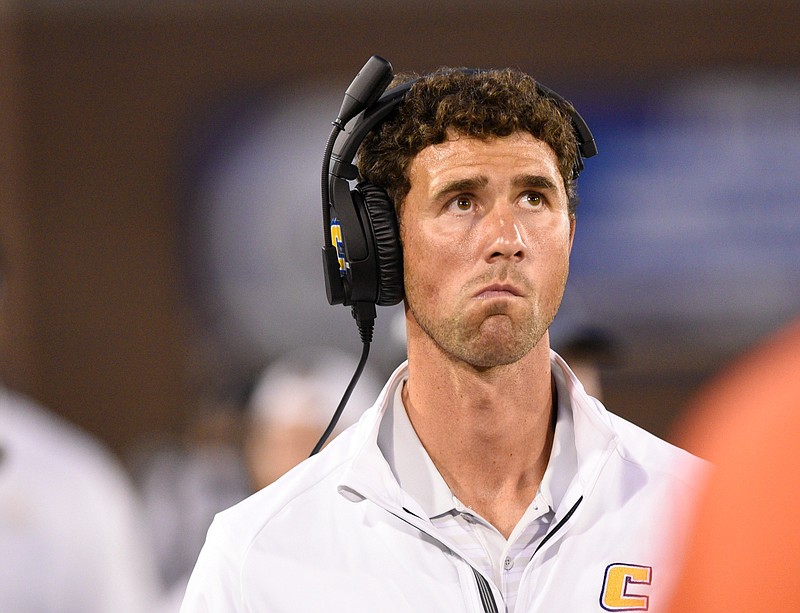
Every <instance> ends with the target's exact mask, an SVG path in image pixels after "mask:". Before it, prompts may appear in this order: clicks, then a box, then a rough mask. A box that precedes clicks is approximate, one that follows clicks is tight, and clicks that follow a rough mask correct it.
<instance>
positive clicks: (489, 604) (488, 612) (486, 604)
mask: <svg viewBox="0 0 800 613" xmlns="http://www.w3.org/2000/svg"><path fill="white" fill-rule="evenodd" d="M582 501H583V496H581V497H580V498H578V500H576V501H575V504H574V505H572V508H571V509H570V510H569V511H567V514H566V515H564V517H562V518H561V521H559V522H558V523H557V524H556V525H555V526H554V527H553V529H552V530H550V532H548V533H547V534H546V535H545V537H544V538H543V539H542V542H541V543H539V545H538V546H537V547H536V549H535V550H534V552H533V555H532V556H531V559H533V556H535V555H536V554H537V553H538V551H539V550H540V549H541V548H542V547H543V546H544V544H545V543H546V542H547V541H549V540H550V539H551V538H552V537H553V536H555V534H556V532H558V531H559V530H560V529H561V528H562V527H563V526H564V524H566V523H567V522H568V521H569V518H570V517H572V515H573V513H575V511H576V510H577V508H578V505H579V504H580V503H581V502H582ZM403 511H405V512H406V513H408V514H409V515H413V516H414V517H416V518H417V519H420V520H421V519H422V518H420V517H418V516H417V515H416V514H414V513H412V512H411V511H409V510H408V509H406V508H405V507H403ZM390 512H391V511H390ZM392 515H394V516H395V517H397V518H398V519H400V520H401V521H404V522H405V523H407V524H408V525H409V526H413V527H414V528H416V529H417V530H422V528H421V527H420V526H417V525H415V524H413V523H412V522H410V521H408V520H407V519H405V518H404V517H400V516H399V515H397V514H395V513H392ZM422 531H423V532H425V533H426V534H428V536H432V537H433V538H436V537H435V536H434V535H432V534H430V533H428V532H426V531H425V530H422ZM436 540H437V541H438V540H439V539H438V538H437V539H436ZM442 544H444V543H442ZM465 561H466V560H465ZM470 568H472V572H473V574H474V575H475V583H476V584H477V586H478V595H479V596H480V599H481V605H482V606H483V610H484V613H498V609H497V602H496V601H495V599H494V596H493V595H492V588H491V586H490V585H489V581H488V580H487V579H486V577H484V576H483V575H482V574H481V573H480V571H478V570H477V569H476V568H475V567H474V566H472V565H471V564H470Z"/></svg>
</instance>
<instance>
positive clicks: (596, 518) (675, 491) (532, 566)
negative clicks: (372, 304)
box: [182, 69, 701, 613]
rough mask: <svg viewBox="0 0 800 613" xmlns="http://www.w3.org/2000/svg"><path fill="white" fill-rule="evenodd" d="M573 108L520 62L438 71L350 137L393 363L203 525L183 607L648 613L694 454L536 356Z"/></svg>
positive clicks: (558, 268) (569, 190)
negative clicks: (323, 428) (372, 228)
mask: <svg viewBox="0 0 800 613" xmlns="http://www.w3.org/2000/svg"><path fill="white" fill-rule="evenodd" d="M351 87H352V86H351ZM348 91H350V90H348ZM570 108H571V107H568V106H567V105H566V103H563V102H561V103H560V102H557V101H556V100H555V99H554V98H553V97H551V96H548V95H545V94H543V93H542V91H541V90H540V89H539V88H538V87H537V85H536V83H535V82H534V81H533V79H531V78H530V77H529V76H527V75H525V74H522V73H520V72H518V71H513V70H503V71H482V72H473V71H463V70H451V69H442V70H440V71H437V72H436V73H433V74H431V75H427V76H424V77H422V78H419V79H418V80H417V81H415V82H414V84H413V85H412V86H411V87H410V89H408V91H407V93H406V94H405V96H404V98H403V99H402V101H401V102H400V103H399V104H398V105H397V107H396V109H395V110H393V111H392V112H391V113H390V114H389V116H388V117H387V118H386V119H385V120H384V121H383V122H382V123H381V124H380V126H379V127H377V128H376V129H375V130H373V131H372V133H371V134H370V135H369V136H367V137H366V139H365V140H364V142H363V144H362V146H361V148H360V151H359V170H360V174H361V177H362V178H363V179H364V180H365V181H368V182H369V183H371V184H372V185H374V186H378V187H380V188H381V189H383V190H385V192H386V193H387V194H388V197H389V198H390V199H391V201H392V202H393V203H394V205H395V207H396V212H397V219H398V221H399V228H400V242H401V244H402V264H403V269H404V281H405V283H404V289H405V312H406V330H407V339H408V362H407V364H404V365H402V366H401V367H400V368H399V369H398V370H397V371H395V373H394V374H393V375H392V377H391V378H390V380H389V381H388V383H387V384H386V386H385V387H384V389H383V391H382V393H381V395H380V396H379V398H378V400H377V402H376V404H375V405H374V406H373V407H372V408H371V409H370V410H368V411H367V413H365V415H364V417H363V418H362V419H361V420H360V421H359V422H358V424H356V425H355V426H354V427H352V428H350V429H348V430H347V431H345V432H344V433H343V434H341V435H339V437H337V438H336V439H335V440H334V441H332V443H331V444H330V445H329V446H328V447H327V448H326V449H325V450H323V451H322V452H321V453H320V454H318V455H317V456H315V457H313V458H311V459H310V460H308V461H306V462H304V463H303V464H301V465H300V466H299V467H298V468H296V469H294V470H293V471H290V472H289V473H288V474H287V475H286V476H284V477H283V478H282V479H280V480H278V481H277V482H276V483H275V484H273V485H272V486H270V487H268V488H266V489H264V490H262V491H261V492H259V493H257V494H255V495H254V496H253V497H251V498H249V499H248V500H246V501H245V502H243V503H242V504H240V505H237V506H236V507H234V508H233V509H231V510H228V511H226V512H225V513H223V514H221V515H219V516H218V518H217V519H216V520H215V522H214V524H213V526H212V528H211V529H210V531H209V535H208V539H207V541H206V545H205V547H204V550H203V552H202V553H201V555H200V558H199V560H198V562H197V566H196V568H195V571H194V573H193V576H192V579H191V580H190V584H189V587H188V590H187V595H186V598H185V600H184V605H183V608H182V611H184V613H189V612H199V611H214V612H220V611H292V612H296V611H382V612H383V611H547V612H551V611H601V610H611V611H640V610H651V611H654V610H658V606H659V605H660V600H659V599H660V594H661V593H662V591H663V590H665V589H667V586H668V585H669V583H670V581H671V579H672V575H673V570H672V568H671V567H670V566H669V555H668V553H667V551H666V547H665V545H664V543H663V542H662V541H663V540H664V539H663V538H662V536H663V535H664V534H665V532H667V531H668V529H669V528H670V527H672V526H673V525H674V523H675V522H676V521H677V519H678V518H679V517H680V515H681V505H683V504H684V503H685V502H686V501H688V500H690V499H691V498H692V497H693V496H694V486H693V484H692V479H693V476H694V474H695V473H696V472H698V471H700V470H701V463H700V461H699V460H696V459H695V458H693V457H692V456H690V455H689V454H687V453H685V452H683V451H680V450H678V449H676V448H674V447H672V446H670V445H668V444H667V443H664V442H662V441H659V440H658V439H656V438H655V437H653V436H651V435H649V434H646V433H645V432H643V431H641V430H639V429H638V428H636V427H635V426H633V425H632V424H629V423H627V422H625V421H624V420H622V419H620V418H618V417H616V416H613V415H611V414H609V413H608V412H606V411H605V409H604V408H603V406H602V405H601V404H600V403H599V402H598V401H596V400H594V399H593V398H591V397H589V396H588V395H587V394H586V393H585V392H584V390H583V388H582V386H581V384H580V383H579V382H578V380H577V379H576V378H575V377H574V375H573V374H572V373H571V372H570V370H569V368H568V367H567V365H566V364H565V363H564V362H563V361H562V360H561V359H560V358H559V357H558V356H557V355H555V354H554V353H552V352H551V350H550V346H549V337H548V327H549V326H550V323H551V322H552V321H553V317H554V316H555V314H556V311H557V310H558V307H559V304H560V301H561V296H562V293H563V291H564V286H565V283H566V279H567V271H568V267H569V254H570V249H571V247H572V240H573V236H574V233H575V205H576V192H575V181H574V176H575V172H574V170H573V169H574V168H576V166H577V162H578V160H577V159H576V157H577V153H576V151H577V149H576V135H575V132H574V130H573V126H572V123H571V120H570V116H569V113H570Z"/></svg>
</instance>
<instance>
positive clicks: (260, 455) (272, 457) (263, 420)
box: [244, 348, 380, 491]
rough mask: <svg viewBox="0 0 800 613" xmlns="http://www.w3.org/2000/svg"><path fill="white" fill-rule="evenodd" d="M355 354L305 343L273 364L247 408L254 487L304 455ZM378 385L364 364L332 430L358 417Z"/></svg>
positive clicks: (324, 420)
mask: <svg viewBox="0 0 800 613" xmlns="http://www.w3.org/2000/svg"><path fill="white" fill-rule="evenodd" d="M357 364H358V360H357V359H356V357H355V356H352V355H350V354H347V353H345V352H343V351H340V350H337V349H333V348H306V349H301V350H298V351H296V352H293V353H291V354H289V355H287V356H285V357H284V358H281V359H280V360H278V361H276V362H275V363H274V364H272V365H270V366H269V367H268V368H267V369H266V370H265V371H264V372H263V373H262V375H261V377H260V379H259V381H258V384H257V385H256V387H255V389H254V391H253V396H252V398H251V400H250V403H249V404H248V410H247V413H248V415H247V432H246V434H245V439H244V440H245V444H244V450H245V459H246V462H247V469H248V474H249V475H250V479H251V484H252V489H253V491H258V490H260V489H261V488H263V487H266V486H267V485H269V484H270V483H272V482H273V481H275V480H277V479H278V477H280V476H282V475H283V474H284V473H285V472H287V471H288V470H289V469H291V468H294V466H296V465H297V464H299V463H300V462H302V461H303V460H305V459H306V458H307V457H308V455H309V454H310V453H311V450H312V449H313V448H314V445H315V444H316V442H317V441H318V440H319V438H320V435H321V434H322V432H323V431H324V430H325V428H326V427H327V426H328V423H329V422H330V420H331V417H332V416H333V413H334V411H335V410H336V406H337V405H338V404H339V400H340V399H341V397H342V394H343V393H344V390H345V388H346V387H347V384H348V383H349V381H350V377H351V376H352V375H353V372H354V371H355V369H356V365H357ZM379 391H380V385H379V383H378V381H377V379H376V377H375V375H374V374H373V373H372V372H371V370H370V369H369V368H365V370H364V372H363V373H362V375H361V378H360V379H359V381H358V385H356V387H355V389H354V390H353V393H352V395H351V396H350V401H349V402H348V407H349V410H345V411H344V413H343V414H342V418H341V419H340V420H339V422H338V423H337V425H336V429H335V430H334V435H335V434H338V433H339V432H341V431H342V430H344V429H345V428H346V427H347V426H349V425H350V424H352V423H354V422H355V421H356V420H357V419H358V418H359V417H360V416H361V411H363V409H364V408H366V407H368V406H369V405H370V404H372V403H373V402H374V401H375V398H377V397H378V392H379Z"/></svg>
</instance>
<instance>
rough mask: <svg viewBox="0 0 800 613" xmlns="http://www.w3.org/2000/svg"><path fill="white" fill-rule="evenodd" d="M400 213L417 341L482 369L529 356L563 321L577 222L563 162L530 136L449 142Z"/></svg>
mask: <svg viewBox="0 0 800 613" xmlns="http://www.w3.org/2000/svg"><path fill="white" fill-rule="evenodd" d="M409 178H410V180H411V189H410V191H409V192H408V195H407V197H406V199H405V201H404V203H403V206H402V207H401V210H400V236H401V239H402V243H403V258H404V266H405V290H406V303H407V310H406V317H407V321H408V326H409V329H408V331H409V340H412V339H413V338H414V335H419V334H422V335H427V336H428V337H430V339H432V340H433V342H434V343H436V344H437V345H438V346H439V347H440V348H441V349H442V350H443V351H444V352H445V353H446V354H448V355H450V356H451V357H453V358H455V359H457V360H462V361H464V362H466V363H468V364H471V365H473V366H475V367H478V368H490V367H492V366H498V365H501V364H510V363H512V362H515V361H516V360H519V359H520V358H521V357H523V356H524V355H526V354H527V353H528V352H529V351H530V350H531V349H532V348H533V347H534V346H535V345H536V344H537V343H538V342H539V341H540V340H541V339H542V337H543V336H544V334H545V333H546V331H547V329H548V327H549V326H550V324H551V322H552V321H553V318H554V317H555V314H556V311H557V310H558V306H559V304H560V302H561V297H562V295H563V292H564V285H565V283H566V280H567V272H568V269H569V253H570V249H571V247H572V237H573V231H574V219H573V218H572V217H570V215H569V214H568V212H567V195H566V192H565V189H564V181H563V179H562V177H561V174H560V173H559V171H558V164H557V159H556V155H555V153H554V152H553V150H552V149H551V148H550V147H549V146H548V145H547V144H545V143H544V142H542V141H540V140H538V139H536V138H534V137H533V136H531V135H530V134H528V133H522V132H518V133H515V134H512V135H511V136H507V137H500V138H492V139H489V140H480V139H477V138H472V137H466V136H460V135H455V134H453V135H451V137H450V139H449V140H447V141H445V142H443V143H441V144H438V145H432V146H430V147H427V148H425V149H423V150H422V151H421V152H420V153H419V154H418V155H417V156H416V157H415V158H414V160H413V161H412V163H411V165H410V167H409Z"/></svg>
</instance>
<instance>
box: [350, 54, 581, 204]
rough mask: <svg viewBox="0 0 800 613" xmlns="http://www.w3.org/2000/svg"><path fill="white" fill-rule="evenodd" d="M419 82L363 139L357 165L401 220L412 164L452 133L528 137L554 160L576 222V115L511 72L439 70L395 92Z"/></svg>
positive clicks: (521, 75) (406, 78)
mask: <svg viewBox="0 0 800 613" xmlns="http://www.w3.org/2000/svg"><path fill="white" fill-rule="evenodd" d="M414 78H416V79H417V81H416V82H415V83H414V84H413V85H412V86H411V88H410V89H409V91H408V92H407V93H406V95H405V98H404V99H403V101H402V102H401V103H400V104H399V105H398V107H397V108H396V109H395V110H394V111H393V112H392V114H391V115H390V116H389V117H388V119H386V120H385V121H384V122H383V123H381V124H380V125H379V126H378V128H376V129H375V130H373V131H372V132H371V133H370V134H369V135H367V137H366V138H365V139H364V141H363V143H362V144H361V147H360V148H359V153H358V161H357V164H358V169H359V173H360V175H361V179H362V180H364V181H367V182H368V183H371V184H373V185H376V186H378V187H380V188H382V189H384V190H385V191H386V193H387V194H388V195H389V197H390V198H391V199H392V202H394V203H395V208H396V209H398V212H399V206H400V205H401V204H402V202H403V200H404V199H405V197H406V195H407V194H408V191H409V190H410V189H411V183H410V180H409V177H408V169H409V166H410V164H411V161H412V160H413V159H414V157H415V156H416V155H417V154H418V153H419V152H420V151H422V150H423V149H425V148H426V147H428V146H430V145H436V144H439V143H442V142H444V141H445V140H446V139H447V135H448V131H455V132H456V133H458V134H462V135H465V136H471V137H477V138H490V137H493V136H508V135H510V134H513V133H514V132H518V131H524V132H529V133H530V134H531V135H533V136H534V137H535V138H537V139H539V140H541V141H544V142H545V143H547V144H548V145H550V147H551V148H552V149H553V151H554V152H555V154H556V157H557V159H558V167H559V170H560V172H561V176H562V177H563V180H564V187H565V190H566V193H567V197H568V198H569V214H570V215H574V214H575V207H576V206H577V204H578V198H577V186H576V183H575V180H574V179H573V177H572V169H573V167H574V165H575V162H576V156H577V155H578V153H577V142H576V136H575V131H574V129H573V127H572V123H571V119H570V115H569V113H570V112H571V110H572V109H571V107H568V108H561V107H560V106H559V105H558V104H556V102H554V101H553V100H552V99H550V98H548V97H546V96H544V95H543V94H542V93H540V92H539V91H538V90H537V88H536V82H535V81H534V79H533V78H532V77H531V76H529V75H527V74H525V73H524V72H521V71H519V70H516V69H513V68H506V69H502V70H486V71H470V70H465V69H463V68H440V69H439V70H437V71H435V72H433V73H430V74H428V75H425V76H423V77H419V76H417V75H412V74H401V75H397V76H396V77H395V79H394V81H393V82H392V84H391V86H395V85H399V84H401V83H405V82H408V81H411V80H412V79H414ZM565 104H566V105H569V103H568V102H565Z"/></svg>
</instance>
